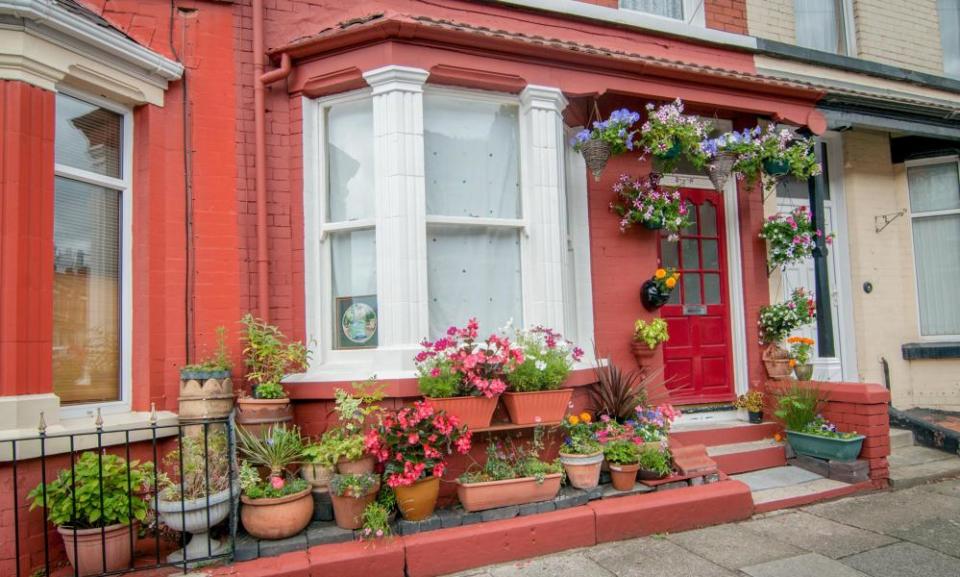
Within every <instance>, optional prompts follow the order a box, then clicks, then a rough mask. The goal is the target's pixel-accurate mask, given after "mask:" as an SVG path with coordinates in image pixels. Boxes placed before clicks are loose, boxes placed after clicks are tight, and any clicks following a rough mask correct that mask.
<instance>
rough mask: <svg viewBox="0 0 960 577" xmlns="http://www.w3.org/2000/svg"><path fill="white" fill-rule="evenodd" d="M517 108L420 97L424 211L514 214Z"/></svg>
mask: <svg viewBox="0 0 960 577" xmlns="http://www.w3.org/2000/svg"><path fill="white" fill-rule="evenodd" d="M517 114H518V112H517V107H516V106H512V105H501V104H495V103H489V102H477V101H472V100H459V99H453V98H446V97H442V96H430V95H427V96H426V97H424V112H423V139H424V147H425V151H426V158H425V159H424V162H425V170H426V179H427V214H436V215H444V216H468V217H480V218H519V217H520V169H519V163H518V158H519V135H518V128H519V120H518V116H517Z"/></svg>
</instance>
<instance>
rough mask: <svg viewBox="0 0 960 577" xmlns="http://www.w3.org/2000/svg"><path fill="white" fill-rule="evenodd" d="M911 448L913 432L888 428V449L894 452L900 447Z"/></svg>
mask: <svg viewBox="0 0 960 577" xmlns="http://www.w3.org/2000/svg"><path fill="white" fill-rule="evenodd" d="M912 446H913V431H911V430H909V429H897V428H894V427H890V448H891V449H892V450H894V451H896V450H897V449H899V448H901V447H912Z"/></svg>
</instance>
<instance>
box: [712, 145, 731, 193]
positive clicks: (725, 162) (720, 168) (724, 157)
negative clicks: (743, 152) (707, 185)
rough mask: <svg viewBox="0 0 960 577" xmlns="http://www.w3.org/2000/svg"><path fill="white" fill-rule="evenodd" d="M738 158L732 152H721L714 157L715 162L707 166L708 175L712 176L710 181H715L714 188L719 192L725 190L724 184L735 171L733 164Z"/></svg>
mask: <svg viewBox="0 0 960 577" xmlns="http://www.w3.org/2000/svg"><path fill="white" fill-rule="evenodd" d="M736 160H737V159H736V157H735V156H734V155H733V154H732V153H729V152H721V153H720V154H718V155H717V156H716V158H714V159H713V162H711V163H710V164H709V165H708V166H707V175H708V176H709V177H710V182H712V183H713V188H714V189H715V190H716V191H717V192H723V186H724V185H725V184H727V180H728V179H729V178H730V174H732V173H733V165H734V163H735V162H736Z"/></svg>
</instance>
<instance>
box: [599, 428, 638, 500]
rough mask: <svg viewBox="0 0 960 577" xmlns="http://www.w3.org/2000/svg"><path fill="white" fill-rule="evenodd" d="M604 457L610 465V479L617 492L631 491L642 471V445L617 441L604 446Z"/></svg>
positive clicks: (621, 440)
mask: <svg viewBox="0 0 960 577" xmlns="http://www.w3.org/2000/svg"><path fill="white" fill-rule="evenodd" d="M603 456H604V458H605V459H606V460H607V463H608V464H609V465H610V479H611V480H612V481H613V488H614V489H616V490H617V491H629V490H631V489H633V486H634V484H636V482H637V470H638V469H640V445H638V444H637V443H635V442H633V441H628V440H626V439H617V440H615V441H611V442H609V443H607V444H606V445H604V447H603Z"/></svg>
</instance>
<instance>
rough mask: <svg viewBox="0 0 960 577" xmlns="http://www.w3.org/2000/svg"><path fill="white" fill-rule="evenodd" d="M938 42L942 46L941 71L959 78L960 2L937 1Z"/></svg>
mask: <svg viewBox="0 0 960 577" xmlns="http://www.w3.org/2000/svg"><path fill="white" fill-rule="evenodd" d="M937 5H938V7H939V8H940V41H941V44H942V46H943V71H944V72H946V74H947V76H953V77H955V78H960V2H957V0H938V2H937Z"/></svg>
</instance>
